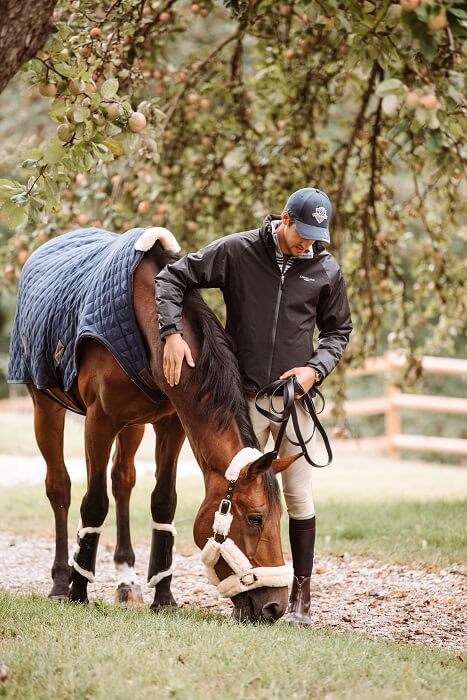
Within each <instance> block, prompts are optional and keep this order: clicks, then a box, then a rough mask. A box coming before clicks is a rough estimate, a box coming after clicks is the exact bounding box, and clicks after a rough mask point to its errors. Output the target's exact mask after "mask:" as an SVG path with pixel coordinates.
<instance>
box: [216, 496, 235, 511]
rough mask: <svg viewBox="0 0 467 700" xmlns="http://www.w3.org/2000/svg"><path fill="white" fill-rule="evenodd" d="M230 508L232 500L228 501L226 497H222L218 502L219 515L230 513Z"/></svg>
mask: <svg viewBox="0 0 467 700" xmlns="http://www.w3.org/2000/svg"><path fill="white" fill-rule="evenodd" d="M231 508H232V501H229V500H228V499H227V498H223V499H222V501H221V502H220V506H219V513H221V515H227V514H228V513H230V509H231Z"/></svg>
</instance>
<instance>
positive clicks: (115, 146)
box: [104, 138, 125, 156]
mask: <svg viewBox="0 0 467 700" xmlns="http://www.w3.org/2000/svg"><path fill="white" fill-rule="evenodd" d="M104 144H105V145H106V146H107V147H108V148H109V149H110V151H111V153H113V154H114V156H122V155H123V154H124V153H125V150H124V148H123V145H122V144H121V143H120V142H119V141H116V140H115V139H112V138H107V139H105V141H104Z"/></svg>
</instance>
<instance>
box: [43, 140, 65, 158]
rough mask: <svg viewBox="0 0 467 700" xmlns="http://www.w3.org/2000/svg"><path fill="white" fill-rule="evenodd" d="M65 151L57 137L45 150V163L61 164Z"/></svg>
mask: <svg viewBox="0 0 467 700" xmlns="http://www.w3.org/2000/svg"><path fill="white" fill-rule="evenodd" d="M65 153H66V151H65V149H64V147H63V144H62V142H61V141H59V140H58V139H57V138H56V137H54V138H53V139H51V140H50V142H49V145H48V146H47V148H46V149H45V150H44V163H47V164H52V163H59V162H60V161H61V160H62V159H63V157H64V156H65Z"/></svg>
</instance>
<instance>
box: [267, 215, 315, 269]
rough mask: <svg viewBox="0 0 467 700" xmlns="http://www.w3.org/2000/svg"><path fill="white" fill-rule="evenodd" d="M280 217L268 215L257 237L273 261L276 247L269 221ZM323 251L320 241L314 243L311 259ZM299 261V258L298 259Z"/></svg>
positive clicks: (277, 219)
mask: <svg viewBox="0 0 467 700" xmlns="http://www.w3.org/2000/svg"><path fill="white" fill-rule="evenodd" d="M280 220H281V217H280V215H279V214H268V215H267V216H266V217H265V219H264V221H263V223H262V226H261V227H260V229H259V236H260V238H261V240H262V241H263V243H264V245H265V246H266V248H267V249H268V251H269V252H270V253H271V255H272V256H273V258H274V260H275V259H276V247H275V245H274V239H273V237H272V226H271V221H280ZM323 250H325V247H324V246H323V244H322V243H320V241H315V242H314V243H313V257H316V256H317V255H318V254H319V253H320V252H321V251H323ZM299 259H300V258H299ZM307 259H308V260H309V258H307Z"/></svg>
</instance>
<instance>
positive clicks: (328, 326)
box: [156, 216, 352, 394]
mask: <svg viewBox="0 0 467 700" xmlns="http://www.w3.org/2000/svg"><path fill="white" fill-rule="evenodd" d="M277 218H278V217H275V216H268V217H266V219H265V220H264V223H263V226H262V227H261V228H260V229H254V230H252V231H245V232H243V233H234V234H231V235H230V236H225V237H224V238H220V239H219V240H216V241H214V243H211V244H210V245H208V246H207V247H206V248H203V249H202V250H200V251H199V252H198V253H190V254H189V255H186V256H185V257H183V258H181V259H180V260H178V261H177V262H176V263H174V264H172V265H168V266H167V267H166V268H164V269H163V270H162V271H161V272H160V273H159V274H158V275H157V277H156V282H157V287H156V298H157V307H158V315H159V329H160V334H161V337H162V338H164V337H165V336H166V335H168V334H170V333H174V332H178V333H182V332H183V325H182V305H183V297H184V294H185V292H186V291H187V290H189V289H193V288H208V287H215V288H220V289H221V290H222V292H223V295H224V300H225V305H226V310H227V320H226V330H227V332H228V333H229V335H230V336H231V337H232V339H233V341H234V349H235V352H236V355H237V358H238V362H239V365H240V371H241V373H242V377H243V380H244V385H245V389H246V391H247V393H248V394H252V393H255V392H256V391H258V390H259V389H261V388H262V387H263V386H266V384H269V383H270V382H271V381H273V380H275V379H278V378H279V376H280V375H281V374H282V373H283V372H285V371H287V370H289V369H292V367H303V366H306V365H308V366H310V367H315V368H316V369H317V370H318V371H319V372H320V373H321V375H322V377H323V379H324V377H326V376H327V375H328V374H329V373H330V372H331V371H332V370H333V369H334V367H335V366H336V365H337V363H338V362H339V360H340V359H341V357H342V355H343V352H344V350H345V347H346V345H347V343H348V340H349V336H350V333H351V330H352V322H351V318H350V310H349V304H348V300H347V293H346V289H345V283H344V278H343V276H342V273H341V271H340V268H339V266H338V264H337V262H336V260H335V258H334V257H333V256H332V255H331V254H330V253H328V252H327V251H326V250H325V249H324V247H323V246H322V245H321V244H320V243H315V244H314V245H313V253H314V256H313V258H312V259H310V258H307V259H306V258H303V259H302V258H298V259H297V260H296V261H295V262H294V264H293V265H292V266H291V267H290V269H289V270H287V272H286V273H285V275H284V276H283V278H282V276H281V271H280V270H279V267H278V265H277V262H276V258H275V246H274V241H273V238H272V227H271V223H270V222H271V220H272V219H277ZM315 324H316V325H317V326H318V329H319V336H318V346H317V348H316V350H315V349H314V348H313V330H314V327H315Z"/></svg>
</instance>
